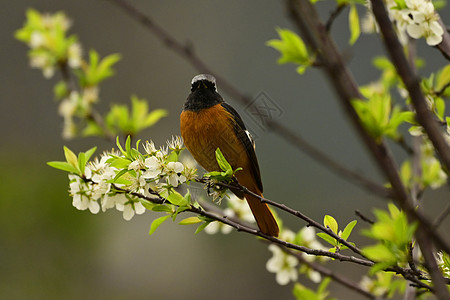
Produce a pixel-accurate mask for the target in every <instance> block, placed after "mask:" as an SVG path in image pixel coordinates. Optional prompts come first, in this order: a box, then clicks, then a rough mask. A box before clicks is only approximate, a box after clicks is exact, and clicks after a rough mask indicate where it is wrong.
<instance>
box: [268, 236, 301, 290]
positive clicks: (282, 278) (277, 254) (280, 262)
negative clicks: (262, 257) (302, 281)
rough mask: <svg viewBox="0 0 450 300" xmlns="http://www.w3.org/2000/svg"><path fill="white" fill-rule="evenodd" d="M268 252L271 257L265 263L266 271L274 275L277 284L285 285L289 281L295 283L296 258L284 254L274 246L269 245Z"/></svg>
mask: <svg viewBox="0 0 450 300" xmlns="http://www.w3.org/2000/svg"><path fill="white" fill-rule="evenodd" d="M269 250H270V251H271V252H272V254H273V256H272V257H271V258H270V259H269V260H268V261H267V263H266V269H267V271H269V272H271V273H276V281H277V283H278V284H280V285H286V284H288V283H289V282H290V281H297V278H298V272H297V269H296V267H297V265H298V260H297V258H296V257H294V256H292V255H289V254H287V253H285V252H284V251H283V250H281V248H280V247H278V246H276V245H274V244H272V245H269Z"/></svg>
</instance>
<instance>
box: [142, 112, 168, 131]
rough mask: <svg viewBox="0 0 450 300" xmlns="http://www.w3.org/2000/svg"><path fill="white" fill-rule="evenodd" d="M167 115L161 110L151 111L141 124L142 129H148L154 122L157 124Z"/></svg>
mask: <svg viewBox="0 0 450 300" xmlns="http://www.w3.org/2000/svg"><path fill="white" fill-rule="evenodd" d="M167 115H168V111H167V110H165V109H162V108H159V109H155V110H152V111H151V112H150V113H149V114H148V115H147V117H146V118H145V119H144V121H143V122H142V125H141V127H142V128H148V127H151V126H153V125H154V124H155V123H156V122H158V121H159V120H160V119H161V118H164V117H165V116H167Z"/></svg>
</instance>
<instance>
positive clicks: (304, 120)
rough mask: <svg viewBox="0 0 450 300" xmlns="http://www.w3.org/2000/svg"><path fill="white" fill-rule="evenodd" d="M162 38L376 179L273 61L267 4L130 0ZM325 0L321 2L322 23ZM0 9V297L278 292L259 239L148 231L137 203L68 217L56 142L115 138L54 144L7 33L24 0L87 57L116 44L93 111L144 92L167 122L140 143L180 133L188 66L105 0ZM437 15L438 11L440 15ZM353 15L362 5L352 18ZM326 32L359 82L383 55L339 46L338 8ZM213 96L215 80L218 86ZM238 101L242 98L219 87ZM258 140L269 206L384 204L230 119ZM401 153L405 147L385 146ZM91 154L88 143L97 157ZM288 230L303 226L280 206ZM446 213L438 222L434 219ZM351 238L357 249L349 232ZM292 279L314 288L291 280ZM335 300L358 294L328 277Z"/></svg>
mask: <svg viewBox="0 0 450 300" xmlns="http://www.w3.org/2000/svg"><path fill="white" fill-rule="evenodd" d="M132 2H133V4H134V5H136V6H137V7H138V8H139V9H140V10H142V12H144V13H146V14H148V15H149V16H151V17H152V18H153V19H154V20H155V21H156V22H157V23H158V24H159V25H161V26H163V27H164V28H165V29H166V30H167V31H168V32H170V33H171V34H172V35H173V36H174V37H175V38H176V39H178V40H179V41H182V42H190V43H192V44H193V45H194V48H195V51H196V52H197V54H198V55H199V56H200V57H201V58H202V59H203V61H204V62H205V63H206V64H208V65H209V66H210V67H211V68H212V69H213V70H215V72H217V73H218V74H220V75H221V76H223V77H224V78H226V79H227V80H228V81H229V82H230V83H232V84H233V85H235V86H236V87H237V88H239V89H240V90H241V91H242V92H243V93H245V94H247V95H249V96H250V97H252V98H254V97H256V96H257V95H259V94H260V93H261V92H264V94H265V95H266V96H267V97H268V98H270V100H271V101H273V103H275V104H276V105H277V106H278V107H279V108H280V109H281V111H282V113H281V115H280V116H277V119H278V121H280V122H282V123H283V124H285V125H286V126H288V127H289V128H291V129H293V130H295V131H296V132H298V133H299V134H300V135H302V136H303V137H305V138H306V139H307V140H308V141H309V142H311V143H312V144H314V145H315V146H316V147H318V148H319V149H321V150H322V151H324V152H326V153H328V154H329V155H330V156H331V157H333V158H335V159H336V160H338V161H340V162H341V163H343V164H344V165H346V166H348V167H349V168H351V169H354V170H358V171H359V172H361V173H363V174H364V175H366V176H367V177H370V178H372V179H373V180H374V181H378V182H383V181H382V179H381V178H380V176H379V173H378V172H377V169H376V167H375V166H374V165H373V163H372V161H371V158H370V157H369V156H368V155H367V153H366V151H365V148H364V147H363V145H362V144H361V143H360V142H359V141H358V139H357V137H356V135H355V133H354V131H353V129H352V128H351V127H350V126H349V124H348V122H347V120H346V117H345V115H344V114H343V113H342V111H341V110H340V107H339V106H338V105H337V101H336V100H335V95H334V94H333V92H332V91H331V90H330V87H329V85H328V82H327V81H326V80H325V78H324V77H323V76H322V73H321V71H320V70H316V69H312V70H308V71H307V72H306V74H305V75H303V76H299V75H297V74H296V72H295V67H294V66H287V65H283V66H279V65H277V63H276V60H277V58H278V53H277V52H276V51H275V50H273V49H271V48H269V47H267V46H265V42H266V41H268V40H270V39H273V38H276V37H277V34H276V30H275V28H276V27H277V26H280V27H282V28H284V27H288V28H293V27H292V24H291V23H290V21H289V20H288V18H287V16H286V12H285V7H284V2H280V1H267V0H265V1H206V0H203V1H200V0H195V1H194V0H193V1H181V0H179V1H164V2H163V1H143V0H140V1H132ZM330 3H331V2H326V3H319V7H320V9H321V14H322V16H324V17H327V16H328V15H329V13H330V10H331V6H329V5H330ZM2 4H3V5H2V10H1V11H0V19H1V20H2V21H1V22H2V26H1V28H0V34H1V39H2V43H1V46H0V103H1V109H0V126H1V128H3V130H2V131H1V135H2V136H1V142H0V170H1V172H0V174H1V175H0V298H1V299H61V298H64V299H80V298H84V299H211V298H212V299H291V298H292V296H291V290H292V286H288V287H283V286H279V285H278V284H277V283H276V282H275V275H274V274H271V273H268V272H267V271H266V269H265V263H266V261H267V260H268V259H269V258H270V257H271V253H270V252H269V251H268V250H267V245H265V244H263V243H261V242H260V241H258V240H256V239H255V238H253V237H250V236H247V235H245V234H242V233H237V232H232V233H231V234H229V235H226V236H223V235H216V236H209V235H207V234H205V233H200V234H197V235H194V231H195V227H194V226H187V227H186V226H179V225H177V224H176V223H175V224H174V223H172V222H170V221H169V222H166V223H164V224H163V226H162V227H160V229H158V231H157V232H156V233H155V234H154V235H153V236H148V230H149V228H150V224H151V221H152V220H153V219H154V218H156V217H158V216H160V215H158V214H157V213H150V212H147V213H146V214H144V215H142V216H137V217H135V218H133V219H132V220H131V221H129V222H127V221H125V220H123V218H122V216H121V214H120V213H119V212H117V211H113V210H110V211H108V212H106V213H100V214H99V215H92V214H90V213H89V212H88V211H78V210H76V209H75V208H73V207H72V205H71V199H70V198H69V196H68V193H67V189H68V185H67V183H68V179H67V176H66V174H65V173H63V172H59V171H57V170H54V169H51V168H49V167H48V166H46V164H45V163H46V162H47V161H51V160H63V152H62V147H63V145H67V146H68V147H69V148H71V149H73V150H74V151H76V152H77V151H84V150H86V149H88V148H90V147H92V146H94V145H98V146H99V149H100V151H102V150H106V149H110V148H112V147H114V145H112V144H110V143H108V142H105V141H102V140H99V139H97V138H86V139H75V140H72V141H65V140H63V139H62V138H61V131H62V118H61V117H59V116H58V114H57V105H56V104H55V101H54V100H53V92H52V88H53V85H54V84H55V82H56V80H57V77H56V78H53V79H51V80H46V79H44V78H43V76H42V75H41V72H40V71H38V70H32V69H30V68H29V62H28V59H27V56H26V52H27V48H26V47H25V45H23V44H22V43H20V42H18V41H16V40H14V38H13V33H14V31H15V30H16V29H18V28H20V27H21V26H22V25H23V23H24V21H25V10H26V9H27V8H29V7H32V8H35V9H37V10H39V11H41V12H55V11H58V10H63V11H65V12H66V13H67V15H68V16H69V17H70V18H71V19H72V21H73V27H72V29H71V32H72V33H75V34H77V35H78V37H79V39H80V41H81V43H82V45H83V46H84V50H85V52H87V51H88V50H89V49H96V50H97V51H98V52H99V53H100V54H101V55H102V56H104V55H107V54H110V53H121V55H122V60H121V61H120V62H119V63H118V65H117V67H116V70H117V75H116V76H115V77H113V78H111V79H108V80H107V81H106V82H104V84H103V85H102V86H101V94H100V97H101V100H102V101H101V104H100V105H99V107H98V110H100V111H101V112H105V111H107V109H108V107H109V105H110V103H129V98H130V95H132V94H136V95H137V96H139V97H143V98H146V99H147V100H148V102H149V104H150V107H151V108H160V107H161V108H166V109H168V110H169V116H168V117H167V118H164V119H163V120H162V121H160V122H159V123H157V124H156V125H155V126H154V127H152V128H150V129H149V130H146V131H145V132H144V133H143V134H142V135H141V136H140V138H142V139H152V140H154V141H155V142H156V143H157V144H164V143H165V140H166V139H168V138H170V136H171V135H177V134H179V119H178V118H179V114H180V112H181V107H182V105H183V102H184V100H185V99H186V97H187V95H188V93H189V85H190V80H191V78H192V77H193V76H194V75H196V74H197V73H198V72H197V71H196V70H195V69H193V67H192V66H191V65H190V64H189V63H188V62H187V61H185V60H184V59H182V58H180V57H179V56H177V55H176V54H174V53H173V52H172V51H170V50H168V49H167V48H166V47H165V46H164V45H163V44H162V43H161V41H160V40H158V39H157V38H155V36H153V35H152V34H151V33H149V32H148V31H147V30H146V29H144V28H143V27H142V26H141V25H140V24H138V23H137V22H136V21H135V20H132V19H131V18H130V17H129V16H127V15H125V14H124V13H123V12H122V11H121V10H120V9H118V8H117V7H116V6H114V5H112V4H111V3H110V2H109V1H104V0H95V1H92V0H91V1H88V0H79V1H68V0H33V1H31V0H29V1H26V0H16V1H3V3H2ZM448 13H449V9H448V8H446V9H445V10H444V11H443V12H442V13H441V15H442V16H443V17H444V18H445V16H446V15H448ZM362 14H363V11H362V10H361V11H360V15H361V16H362ZM332 33H333V35H334V37H335V39H336V40H337V42H338V44H339V45H340V46H341V48H342V49H343V50H347V51H348V53H350V60H349V66H350V67H351V69H352V70H353V72H354V74H355V78H356V80H357V81H358V83H360V84H365V83H368V82H370V81H371V80H375V79H376V78H377V77H378V76H379V73H378V71H376V70H374V69H373V68H372V66H371V58H372V57H374V56H375V55H382V54H383V49H382V47H381V46H380V44H379V42H380V41H379V39H378V38H377V37H376V36H367V35H363V36H362V37H361V38H360V40H359V41H358V42H357V43H356V45H355V46H354V47H353V48H351V49H349V48H348V46H347V41H348V38H349V35H348V30H347V11H345V12H344V14H342V15H341V16H339V18H338V19H337V21H336V24H335V26H334V27H333V30H332ZM418 45H419V53H420V55H421V56H422V57H426V59H427V61H428V63H427V66H426V67H425V68H423V69H422V70H421V72H422V74H424V75H428V74H429V72H430V71H432V70H434V69H436V68H438V67H441V66H443V65H444V64H446V61H445V60H444V59H443V58H442V57H441V55H440V54H439V53H438V52H437V51H436V50H434V49H431V48H428V47H425V46H424V42H423V41H420V42H419V43H418ZM218 88H219V92H220V82H219V83H218ZM222 94H223V96H224V97H225V98H226V100H227V101H228V102H230V103H231V104H232V105H233V106H234V107H235V108H236V109H237V110H238V111H241V112H243V110H244V107H243V106H242V105H241V104H240V103H238V102H236V101H235V99H232V98H230V97H228V95H226V94H225V93H222ZM241 115H242V117H243V119H244V121H246V123H247V126H248V127H249V129H250V130H251V131H252V132H253V133H254V135H255V136H256V143H257V155H258V158H259V163H260V168H261V172H262V177H263V183H264V189H265V196H266V197H268V198H270V199H273V200H276V201H278V202H283V203H286V204H287V205H289V206H290V207H293V208H295V209H298V210H301V211H302V212H303V213H305V214H307V215H309V216H310V217H313V218H314V219H316V220H318V221H320V222H321V221H322V219H323V216H324V215H325V214H331V215H333V216H334V217H335V218H336V219H337V220H338V222H339V224H342V225H344V224H346V223H348V222H349V221H351V220H353V219H356V216H355V215H354V211H355V209H359V210H361V211H362V212H364V213H365V214H367V215H369V216H370V215H371V210H372V208H373V207H381V208H385V207H386V201H385V200H383V199H379V198H377V197H374V196H372V195H370V194H368V193H367V192H366V191H364V190H362V189H360V188H359V187H356V186H354V185H353V184H351V183H348V182H347V181H345V180H343V179H342V178H340V176H336V175H334V174H332V173H330V172H329V170H328V169H327V168H325V167H324V166H322V165H320V164H317V163H316V162H314V161H312V160H311V159H309V158H308V157H307V156H305V155H304V154H303V153H302V152H300V151H299V150H298V149H296V148H294V147H292V146H291V145H290V144H289V143H287V142H286V141H285V140H283V139H281V138H280V137H279V136H277V135H275V134H273V133H272V132H270V130H267V129H261V128H260V127H259V126H258V124H257V123H256V122H254V120H253V119H252V118H250V117H249V115H246V114H245V113H241ZM393 151H394V153H395V154H396V156H397V158H398V160H399V162H400V161H401V159H403V158H404V153H403V152H402V151H401V150H400V149H399V148H398V147H397V146H395V145H394V146H393ZM98 153H99V152H98ZM425 199H426V202H425V204H424V205H425V206H426V207H427V209H428V212H429V214H430V215H432V216H434V215H436V214H437V213H438V212H439V210H440V209H441V208H442V206H443V205H444V204H445V203H447V202H448V190H447V189H446V188H445V189H444V190H443V191H441V192H429V193H426V195H425ZM280 215H281V217H282V218H283V219H284V222H285V225H286V226H287V227H289V228H291V229H292V230H294V231H297V230H299V229H300V228H301V227H303V226H304V225H305V223H304V222H302V221H300V220H298V219H295V218H294V217H292V216H290V215H287V214H285V213H282V212H280ZM449 225H450V224H449V221H448V220H447V222H446V223H445V224H443V225H442V226H441V228H448V226H449ZM361 228H364V224H363V222H361V221H359V224H358V225H357V227H356V229H355V231H354V233H353V237H352V240H355V241H357V242H360V243H363V244H364V243H366V242H367V240H366V239H364V238H363V237H361V236H360V235H359V233H358V231H359V230H360V229H361ZM328 265H329V266H330V267H331V268H333V269H334V270H336V271H337V272H340V273H343V274H344V275H346V276H348V277H349V278H351V279H353V280H355V281H359V279H360V276H361V274H363V273H365V272H366V271H367V270H366V269H365V268H363V267H359V266H356V265H352V264H349V263H339V262H330V263H329V264H328ZM299 281H300V282H302V283H303V284H306V285H308V286H312V287H314V285H312V284H310V282H309V280H308V279H307V278H305V277H302V276H301V277H300V278H299ZM330 289H331V290H332V292H333V293H334V295H335V296H337V297H340V298H341V299H349V297H351V298H352V299H358V297H359V296H358V295H356V294H354V293H351V292H348V291H347V290H345V289H343V288H341V287H340V286H338V285H335V284H334V283H332V284H331V285H330Z"/></svg>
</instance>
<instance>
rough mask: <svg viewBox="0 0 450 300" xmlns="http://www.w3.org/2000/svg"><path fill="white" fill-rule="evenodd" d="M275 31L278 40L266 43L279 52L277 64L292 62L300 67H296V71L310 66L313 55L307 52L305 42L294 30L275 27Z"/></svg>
mask: <svg viewBox="0 0 450 300" xmlns="http://www.w3.org/2000/svg"><path fill="white" fill-rule="evenodd" d="M277 32H278V35H279V37H280V40H270V41H268V42H267V43H266V45H268V46H269V47H272V48H274V49H276V50H278V51H279V52H280V54H281V57H280V58H279V59H278V63H279V64H285V63H294V64H297V65H300V66H301V68H298V69H297V72H299V73H303V72H304V71H305V69H306V67H309V66H311V64H312V63H313V62H314V57H313V56H312V55H310V54H309V53H308V49H307V48H306V45H305V43H304V42H303V40H302V39H301V38H300V37H299V36H298V35H297V34H296V33H295V32H292V31H291V30H289V29H281V28H277Z"/></svg>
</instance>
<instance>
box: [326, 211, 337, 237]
mask: <svg viewBox="0 0 450 300" xmlns="http://www.w3.org/2000/svg"><path fill="white" fill-rule="evenodd" d="M323 225H324V226H325V227H328V228H330V229H331V230H332V231H333V232H334V233H336V234H337V233H338V224H337V222H336V220H335V219H334V218H333V217H332V216H330V215H325V217H324V218H323Z"/></svg>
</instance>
